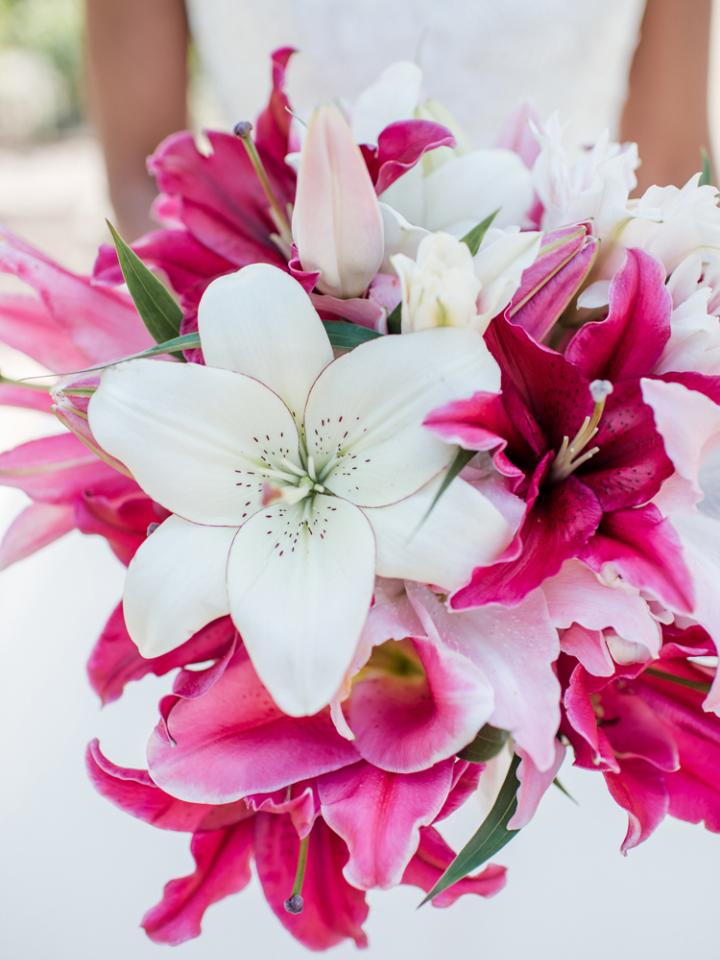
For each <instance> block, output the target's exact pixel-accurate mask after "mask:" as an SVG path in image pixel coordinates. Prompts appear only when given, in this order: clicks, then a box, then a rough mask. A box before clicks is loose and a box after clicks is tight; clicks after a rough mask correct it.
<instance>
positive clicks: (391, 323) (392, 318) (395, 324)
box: [387, 303, 402, 333]
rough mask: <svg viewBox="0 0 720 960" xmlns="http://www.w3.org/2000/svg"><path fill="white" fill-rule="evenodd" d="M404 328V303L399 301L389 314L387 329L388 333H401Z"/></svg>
mask: <svg viewBox="0 0 720 960" xmlns="http://www.w3.org/2000/svg"><path fill="white" fill-rule="evenodd" d="M401 329H402V303H399V304H398V305H397V306H396V307H395V309H394V310H393V311H392V312H391V313H389V314H388V318H387V330H388V333H400V331H401Z"/></svg>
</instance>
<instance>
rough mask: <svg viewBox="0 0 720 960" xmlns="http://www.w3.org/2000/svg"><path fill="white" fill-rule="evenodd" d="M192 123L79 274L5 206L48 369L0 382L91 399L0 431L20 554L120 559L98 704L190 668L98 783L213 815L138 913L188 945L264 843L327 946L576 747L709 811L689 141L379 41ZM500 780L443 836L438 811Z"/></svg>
mask: <svg viewBox="0 0 720 960" xmlns="http://www.w3.org/2000/svg"><path fill="white" fill-rule="evenodd" d="M292 53H293V51H292V50H290V49H283V50H279V51H277V52H276V53H275V54H274V56H273V61H272V92H271V95H270V99H269V102H268V104H267V106H266V107H265V109H264V110H263V111H262V113H261V114H260V116H259V117H258V118H257V121H256V123H255V124H254V126H253V125H251V124H249V123H241V124H238V125H237V127H236V128H235V130H234V132H233V133H219V132H211V133H208V134H207V139H206V142H205V144H204V145H203V146H202V147H201V146H200V145H198V143H197V142H196V140H195V139H194V137H193V136H192V135H191V134H190V133H179V134H176V135H174V136H171V137H170V138H169V139H167V140H166V141H165V142H164V143H163V144H161V146H160V147H159V149H158V150H157V152H156V153H155V154H154V155H153V156H152V157H151V158H150V161H149V165H150V170H151V171H152V173H153V174H154V175H155V177H156V178H157V183H158V187H159V191H160V195H159V199H158V201H157V205H156V210H155V213H156V216H157V219H158V221H159V222H160V223H161V225H162V226H161V228H160V229H158V230H157V231H155V232H152V233H150V234H148V235H147V236H144V237H142V238H141V239H140V240H139V241H137V242H136V243H134V244H133V245H132V247H130V246H128V245H127V244H126V243H125V242H124V241H123V240H122V239H121V238H120V237H119V236H118V235H117V233H116V232H115V231H113V239H114V244H113V245H108V246H107V247H103V248H102V249H101V250H100V253H99V256H98V259H97V262H96V264H95V269H94V272H93V275H92V276H91V277H81V276H77V275H74V274H71V273H69V272H67V271H65V270H63V269H62V268H61V267H60V266H58V265H57V264H55V263H53V262H51V261H50V260H48V259H47V258H46V257H44V256H43V255H42V254H41V253H39V252H37V251H36V250H34V249H32V248H31V247H29V246H28V245H27V244H25V243H23V242H22V241H21V240H19V239H18V238H17V237H14V236H11V235H9V234H8V233H7V232H5V233H3V234H2V241H1V242H0V267H1V268H2V269H3V271H5V272H8V273H11V274H14V275H16V276H17V277H19V278H20V279H21V280H23V281H25V283H27V284H28V285H29V286H30V287H31V288H32V290H33V291H34V294H30V295H23V296H20V295H16V294H12V295H6V296H4V297H3V298H2V300H1V301H0V337H1V338H2V340H3V341H4V342H5V343H6V344H7V345H9V346H11V347H13V348H15V349H19V350H20V351H23V352H24V353H26V354H28V355H29V356H31V357H32V358H34V359H35V360H36V361H38V362H39V363H40V364H42V365H43V367H44V368H46V369H47V370H49V371H51V372H52V373H54V374H55V375H56V376H55V377H54V378H53V380H52V384H51V386H50V387H49V388H46V386H45V384H44V382H39V381H37V380H33V381H22V382H21V381H13V380H10V379H8V378H4V379H3V380H2V383H1V384H0V401H2V402H3V403H5V404H11V405H18V406H22V407H31V408H34V409H38V410H42V411H46V412H47V413H49V414H50V413H52V414H54V415H55V416H56V417H57V418H58V419H59V420H60V421H61V423H62V424H64V426H65V427H67V431H66V432H65V433H61V434H53V435H52V436H49V437H47V438H46V439H41V440H35V441H32V442H29V443H26V444H23V445H22V446H20V447H18V448H16V449H14V450H10V451H8V452H6V453H3V454H2V455H0V479H1V480H2V482H3V483H4V484H7V485H10V486H14V487H19V488H20V489H22V490H23V491H24V492H25V493H26V494H27V495H28V497H29V498H30V501H31V503H30V505H29V506H28V507H27V508H26V509H25V510H24V511H23V512H22V513H21V514H20V516H19V517H18V518H17V519H16V520H15V522H14V523H13V524H12V526H11V527H10V529H9V530H8V531H7V533H6V535H5V538H4V540H3V542H2V546H1V548H0V551H1V555H0V560H1V561H2V563H3V564H4V565H7V564H10V563H12V562H14V561H16V560H19V559H21V558H22V557H25V556H27V555H28V554H29V553H31V552H32V551H34V550H36V549H38V548H40V547H42V546H43V545H45V544H47V543H49V542H51V541H52V540H54V539H56V538H58V537H60V536H62V535H63V534H65V533H66V532H68V531H69V530H71V529H77V530H80V531H82V532H83V533H87V534H96V535H100V536H102V537H104V538H105V539H106V540H107V542H108V544H109V546H110V547H111V549H112V550H113V551H114V552H115V553H116V555H117V556H118V558H119V559H120V560H121V561H122V562H123V563H124V564H127V578H126V586H125V593H124V596H123V599H122V604H121V605H119V606H118V607H117V608H116V609H115V610H114V611H113V612H112V613H111V615H110V617H109V620H108V622H107V625H106V627H105V629H104V630H103V632H102V635H101V637H100V639H99V640H98V641H97V644H96V646H95V648H94V650H93V652H92V655H91V657H90V662H89V677H90V681H91V683H92V685H93V687H94V689H95V690H96V691H97V693H98V695H99V697H100V698H101V700H102V701H103V702H104V703H108V702H110V701H113V700H115V699H117V698H119V697H120V696H121V695H122V692H123V689H124V688H125V686H126V684H128V683H129V682H131V681H136V680H139V679H140V678H142V677H144V676H146V675H148V674H155V675H164V674H169V673H171V672H174V679H173V681H172V688H171V691H170V692H169V693H168V694H167V696H165V697H164V698H163V699H162V701H161V702H160V705H159V719H158V723H157V726H156V728H155V730H154V731H153V732H152V734H151V736H150V741H149V746H148V751H147V770H144V769H126V768H121V767H119V766H116V765H115V764H113V763H112V761H111V760H110V759H108V758H107V757H106V756H105V755H104V754H103V753H102V752H101V749H100V746H99V744H98V743H97V742H94V743H92V744H91V745H90V747H89V750H88V755H87V762H88V769H89V772H90V776H91V778H92V780H93V782H94V784H95V786H96V787H97V789H98V791H99V792H100V793H101V794H102V795H103V796H104V797H106V798H107V799H109V800H110V801H111V802H112V803H114V804H116V805H118V806H119V807H121V808H122V809H124V810H126V811H127V812H129V813H131V814H132V815H134V816H136V817H139V818H140V819H142V820H145V821H147V822H149V823H152V824H154V825H156V826H157V827H159V828H161V829H166V830H177V831H182V832H187V833H190V834H191V835H192V840H191V850H192V854H193V857H194V859H195V863H196V867H195V871H194V873H192V874H191V875H190V876H187V877H183V878H180V879H176V880H172V881H170V883H169V884H168V885H167V886H166V888H165V892H164V895H163V897H162V900H161V901H160V903H159V904H158V905H157V906H155V907H154V908H152V909H151V910H150V911H149V912H148V913H147V915H146V916H145V918H144V920H143V925H144V927H145V930H146V931H147V933H148V935H149V936H150V937H151V938H152V939H153V940H156V941H158V942H161V943H169V944H177V943H180V942H182V941H184V940H187V939H188V938H191V937H195V936H197V935H198V934H199V933H200V928H201V920H202V916H203V913H204V911H205V909H206V908H207V907H208V906H209V905H211V904H212V903H214V902H216V901H217V900H219V899H221V898H223V897H225V896H227V895H229V894H232V893H236V892H237V891H239V890H241V889H242V888H243V887H244V886H245V885H246V884H248V882H249V881H250V877H251V873H250V869H251V864H252V863H253V862H254V864H255V870H256V872H257V875H258V878H259V881H260V883H261V884H262V887H263V890H264V893H265V896H266V898H267V900H268V902H269V904H270V906H271V908H272V909H273V911H274V912H275V913H276V915H277V916H278V918H279V919H280V921H281V923H283V924H284V925H285V926H286V927H287V929H288V930H289V931H290V933H292V934H293V935H294V936H295V937H297V938H298V940H300V941H301V942H302V943H304V944H306V945H307V946H308V947H310V948H316V949H319V948H324V947H328V946H331V945H333V944H335V943H338V942H340V941H342V940H344V939H346V938H350V939H352V940H354V941H355V943H356V944H358V945H359V946H363V945H364V944H365V942H366V938H365V934H364V932H363V922H364V920H365V918H366V916H367V912H368V908H367V905H366V891H367V890H370V889H373V888H376V887H378V888H387V887H391V886H394V885H397V884H401V883H402V884H412V885H414V886H417V887H419V888H421V890H422V891H424V893H425V901H429V902H431V903H432V904H433V905H434V906H436V907H446V906H449V905H450V904H452V903H453V901H454V900H455V899H456V898H458V897H459V896H462V895H465V894H474V895H479V896H483V897H488V896H492V895H494V894H495V893H497V892H498V891H499V890H500V889H501V888H502V887H503V885H504V883H505V869H504V868H503V867H501V866H497V865H494V864H493V863H492V862H491V859H492V858H493V857H494V856H495V855H496V854H497V853H498V851H499V850H500V849H501V848H502V847H503V846H504V845H505V844H506V843H508V841H510V840H511V839H512V838H513V837H515V836H516V835H517V834H518V832H519V831H521V830H522V828H523V827H524V826H525V825H526V824H527V823H528V821H529V820H530V819H531V818H532V816H533V814H534V812H535V810H536V809H537V806H538V804H539V803H540V801H541V799H542V796H543V794H544V793H545V791H546V790H547V789H549V788H550V786H551V785H552V784H553V783H554V782H555V783H558V784H559V781H557V773H558V770H559V768H560V766H561V764H562V762H563V760H564V758H565V755H566V754H569V755H570V756H571V757H572V758H573V760H574V763H575V764H576V765H578V766H580V767H584V768H586V769H588V770H592V771H596V772H599V773H601V774H602V776H603V777H604V779H605V782H606V784H607V788H608V790H609V793H610V795H611V797H612V799H613V800H614V801H615V803H617V804H619V805H620V806H621V807H622V808H623V809H624V810H625V811H627V816H628V829H627V834H626V836H625V839H624V841H623V843H622V848H623V850H624V851H627V850H629V849H630V848H632V847H634V846H636V845H637V844H638V843H640V842H641V841H643V840H645V839H646V838H647V837H649V835H650V834H651V833H652V832H653V831H654V829H655V828H656V827H657V826H658V825H659V824H660V822H661V821H662V820H663V818H664V817H665V816H666V815H671V816H674V817H679V818H681V819H683V820H688V821H691V822H694V823H699V822H704V823H705V826H706V827H707V828H708V829H709V830H713V831H720V719H718V712H720V686H719V685H718V683H717V681H716V679H715V678H716V666H715V663H716V654H717V645H718V642H719V641H720V596H719V595H718V591H717V588H716V587H717V582H718V577H720V507H719V504H720V479H718V478H717V476H716V471H717V470H718V468H719V467H720V458H718V450H720V324H719V322H718V314H720V211H719V210H718V205H717V194H716V190H715V188H714V187H713V186H711V185H710V184H709V182H708V181H709V174H708V172H707V171H706V172H704V173H702V174H698V175H697V176H696V177H694V178H692V179H691V180H690V181H689V182H688V183H687V184H686V185H685V186H684V187H682V188H676V187H674V186H669V187H662V188H661V187H652V188H651V189H649V190H648V191H647V192H646V193H645V194H644V195H643V196H640V197H636V198H630V194H631V192H632V190H633V187H634V185H635V176H634V170H635V168H636V167H637V164H638V157H637V151H636V149H635V148H634V146H633V145H627V144H626V145H618V144H615V143H612V142H609V141H608V140H607V139H602V140H600V141H599V142H598V143H597V144H595V145H594V146H593V147H592V148H585V147H583V148H581V147H576V146H575V145H573V144H571V143H568V142H567V137H566V133H565V130H564V129H563V127H562V125H561V123H560V121H559V120H558V119H557V118H552V119H551V120H549V121H548V122H547V123H544V124H543V123H542V122H540V120H538V119H536V118H534V117H533V116H532V115H531V114H530V113H529V111H527V110H523V111H521V112H520V113H518V115H517V116H515V117H514V118H512V119H511V121H510V123H509V125H508V128H507V130H506V132H505V134H504V136H503V138H502V142H501V143H500V144H499V145H498V146H497V147H496V148H493V149H482V150H476V149H472V148H471V147H470V146H468V145H467V143H466V142H465V141H464V139H463V136H462V132H461V131H460V130H459V129H458V128H457V124H456V123H455V121H454V120H453V118H452V117H451V116H450V115H449V114H448V112H447V111H446V110H445V109H444V108H442V107H441V106H439V105H438V104H436V103H433V102H432V101H424V100H423V99H422V98H421V95H420V83H421V78H420V76H419V71H418V70H417V68H416V67H414V66H413V65H412V64H408V63H399V64H396V65H394V66H392V67H390V68H389V69H388V70H387V71H386V72H385V73H384V74H383V75H382V76H381V77H380V78H379V79H378V80H377V82H376V83H374V84H373V86H371V87H370V88H368V89H367V90H366V91H365V92H364V93H363V94H362V95H361V96H360V97H359V98H358V99H357V100H356V102H355V103H354V104H352V105H350V106H347V107H340V106H338V105H325V106H320V107H319V108H318V109H317V110H316V111H315V112H314V113H313V114H312V115H311V116H310V117H307V118H305V119H306V121H307V122H304V121H302V120H300V119H299V118H297V117H295V115H294V114H293V113H292V111H291V109H290V106H289V102H288V98H287V95H286V92H285V72H286V67H287V64H288V61H289V59H290V57H291V55H292ZM483 782H484V783H487V784H490V783H495V784H500V786H499V789H498V788H497V787H496V788H495V797H494V801H491V802H490V804H489V805H488V807H489V809H488V812H487V814H486V816H485V818H484V819H483V820H482V822H481V823H479V824H478V829H477V832H476V833H475V834H474V835H473V836H472V837H471V838H470V839H469V840H468V842H467V845H466V846H465V847H464V848H463V849H462V850H461V851H460V853H459V854H457V855H456V854H455V853H454V852H453V850H452V849H450V847H449V846H448V844H447V843H446V842H445V840H444V839H443V837H442V834H441V832H440V829H439V826H440V824H441V822H442V820H443V819H444V818H446V817H448V816H449V815H450V814H451V813H452V812H453V811H455V810H457V809H458V808H459V807H460V806H461V805H462V804H464V803H465V802H466V801H467V800H468V799H469V798H470V797H471V796H472V795H473V794H474V792H475V791H476V789H477V787H478V783H481V784H482V783H483Z"/></svg>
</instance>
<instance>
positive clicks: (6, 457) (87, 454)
mask: <svg viewBox="0 0 720 960" xmlns="http://www.w3.org/2000/svg"><path fill="white" fill-rule="evenodd" d="M108 480H110V481H111V482H113V483H125V482H126V478H125V477H122V476H121V475H120V474H118V473H117V472H116V471H115V470H113V469H112V468H111V467H109V466H108V465H107V464H105V463H103V462H102V460H99V459H98V458H97V456H96V455H95V454H94V453H92V451H90V450H88V448H87V447H86V446H85V445H84V444H83V443H81V442H80V440H78V438H77V437H75V436H73V434H71V433H64V434H58V435H55V436H51V437H42V438H41V439H39V440H30V441H29V442H28V443H23V444H21V445H20V446H19V447H15V448H14V449H13V450H8V451H7V452H5V453H2V454H0V483H1V484H3V485H4V486H6V487H17V488H18V489H20V490H23V491H24V492H25V493H26V494H27V495H28V496H29V497H31V498H32V499H33V500H40V501H42V502H43V503H67V502H69V501H71V500H73V499H74V498H76V497H78V496H80V495H81V494H82V493H83V491H85V490H87V489H89V488H92V487H94V486H96V485H98V484H101V483H103V482H105V481H108Z"/></svg>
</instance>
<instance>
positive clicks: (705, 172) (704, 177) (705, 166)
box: [699, 147, 713, 187]
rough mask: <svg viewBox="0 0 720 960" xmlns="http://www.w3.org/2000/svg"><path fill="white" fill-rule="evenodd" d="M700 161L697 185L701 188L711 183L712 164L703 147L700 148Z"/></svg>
mask: <svg viewBox="0 0 720 960" xmlns="http://www.w3.org/2000/svg"><path fill="white" fill-rule="evenodd" d="M700 159H701V160H702V167H701V169H700V181H699V183H700V186H701V187H704V186H707V184H709V183H712V182H713V169H712V162H711V160H710V154H709V153H708V152H707V150H706V149H705V147H701V148H700Z"/></svg>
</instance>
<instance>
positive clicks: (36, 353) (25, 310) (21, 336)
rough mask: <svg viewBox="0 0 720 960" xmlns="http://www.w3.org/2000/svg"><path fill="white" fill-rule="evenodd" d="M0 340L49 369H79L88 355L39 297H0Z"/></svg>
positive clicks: (84, 365)
mask: <svg viewBox="0 0 720 960" xmlns="http://www.w3.org/2000/svg"><path fill="white" fill-rule="evenodd" d="M1 250H2V247H0V251H1ZM0 268H2V256H1V253H0ZM0 340H1V341H2V342H3V343H4V344H6V345H7V346H9V347H12V349H13V350H19V351H20V353H24V354H25V355H26V356H28V357H32V358H33V359H34V360H36V361H37V362H38V363H40V364H42V366H43V367H47V369H48V370H61V371H64V370H81V369H82V368H83V367H86V366H88V358H87V356H86V355H85V353H83V351H82V350H80V349H79V348H78V347H77V346H76V344H75V343H74V342H73V339H72V337H71V336H70V335H69V333H68V330H67V329H65V328H63V327H62V326H61V325H60V324H59V323H58V322H57V320H56V319H55V318H54V317H53V315H52V313H50V311H49V310H48V308H47V306H46V305H45V304H44V303H43V302H42V301H41V300H38V299H36V298H35V297H32V296H24V295H17V294H14V295H13V294H5V295H4V296H2V297H0Z"/></svg>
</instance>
